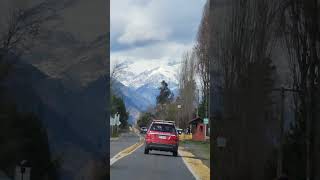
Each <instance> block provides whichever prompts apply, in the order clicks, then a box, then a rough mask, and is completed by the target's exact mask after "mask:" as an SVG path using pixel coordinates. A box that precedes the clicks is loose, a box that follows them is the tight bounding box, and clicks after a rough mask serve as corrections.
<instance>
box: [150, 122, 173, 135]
mask: <svg viewBox="0 0 320 180" xmlns="http://www.w3.org/2000/svg"><path fill="white" fill-rule="evenodd" d="M150 130H151V131H160V132H169V133H174V132H175V128H174V126H173V125H172V124H159V123H154V124H152V126H151V128H150Z"/></svg>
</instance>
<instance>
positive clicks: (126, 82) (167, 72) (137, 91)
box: [117, 61, 180, 122]
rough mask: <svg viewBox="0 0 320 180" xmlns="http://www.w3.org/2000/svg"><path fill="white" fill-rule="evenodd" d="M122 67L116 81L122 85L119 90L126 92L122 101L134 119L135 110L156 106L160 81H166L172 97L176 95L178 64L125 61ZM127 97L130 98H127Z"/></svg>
mask: <svg viewBox="0 0 320 180" xmlns="http://www.w3.org/2000/svg"><path fill="white" fill-rule="evenodd" d="M122 67H123V68H122V70H121V73H120V74H119V75H118V77H117V80H118V81H119V82H121V84H122V85H123V87H122V88H120V90H121V91H126V92H122V94H126V98H124V100H125V103H126V106H127V108H128V109H129V112H130V114H132V115H133V117H134V118H138V117H137V116H136V115H138V113H137V110H143V109H146V108H148V107H144V106H150V105H151V106H154V105H155V104H156V97H157V95H158V94H159V89H158V88H159V86H160V85H161V84H160V83H161V81H163V80H164V81H166V82H167V83H168V86H169V88H170V89H171V91H172V92H173V93H174V95H175V96H176V95H177V92H178V72H179V68H180V63H179V62H170V61H169V62H168V61H163V62H161V61H159V62H155V61H138V62H128V61H125V62H123V63H122ZM129 96H131V97H130V98H128V97H129ZM133 96H134V97H133ZM132 99H134V101H132ZM129 101H130V102H129ZM136 105H139V107H138V108H137V107H136ZM131 110H132V112H131ZM135 120H136V119H135ZM135 120H132V121H133V122H134V121H135Z"/></svg>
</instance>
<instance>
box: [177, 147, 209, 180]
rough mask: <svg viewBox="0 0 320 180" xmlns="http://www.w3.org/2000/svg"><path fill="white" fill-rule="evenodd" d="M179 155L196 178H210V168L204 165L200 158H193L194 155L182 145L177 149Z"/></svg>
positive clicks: (202, 179) (207, 179)
mask: <svg viewBox="0 0 320 180" xmlns="http://www.w3.org/2000/svg"><path fill="white" fill-rule="evenodd" d="M179 155H180V156H181V157H182V160H183V162H184V163H185V164H186V166H187V168H188V169H189V171H190V172H191V173H192V174H193V176H194V177H195V178H196V179H197V180H209V179H210V168H209V167H207V166H206V165H204V164H203V162H202V161H201V160H200V159H194V158H195V156H194V154H193V153H191V152H190V151H188V150H186V149H185V148H183V147H182V148H181V149H179ZM188 156H190V157H188Z"/></svg>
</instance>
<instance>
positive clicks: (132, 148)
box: [110, 133, 143, 166]
mask: <svg viewBox="0 0 320 180" xmlns="http://www.w3.org/2000/svg"><path fill="white" fill-rule="evenodd" d="M136 134H137V135H138V136H139V142H137V143H135V144H133V145H131V146H129V147H127V148H125V149H124V150H122V151H120V152H119V153H117V154H116V155H114V156H113V157H112V158H110V166H111V165H113V164H114V163H115V162H117V161H118V160H120V159H122V158H124V157H126V156H128V155H130V154H132V153H133V152H134V151H136V150H137V149H138V148H140V147H141V146H142V145H143V138H142V136H141V135H140V134H138V133H136Z"/></svg>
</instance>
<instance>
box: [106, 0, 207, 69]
mask: <svg viewBox="0 0 320 180" xmlns="http://www.w3.org/2000/svg"><path fill="white" fill-rule="evenodd" d="M205 2H206V0H189V1H185V0H111V31H110V33H111V34H110V41H111V54H110V58H111V67H112V64H113V63H114V62H115V61H118V62H121V61H127V62H130V61H131V62H136V61H140V62H141V65H139V66H138V65H137V66H136V67H135V68H136V69H137V70H136V71H137V72H139V71H142V70H145V69H146V68H150V67H151V65H150V63H151V62H152V63H153V62H154V63H157V62H158V63H159V61H164V62H168V61H180V59H181V56H182V53H184V52H185V51H187V50H190V49H191V48H192V46H193V44H194V41H195V38H196V33H197V29H198V25H199V23H200V20H201V17H202V10H203V6H204V4H205ZM113 47H116V49H117V50H116V51H115V50H114V51H113V50H112V48H113ZM134 64H137V63H134ZM138 64H139V63H138Z"/></svg>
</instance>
